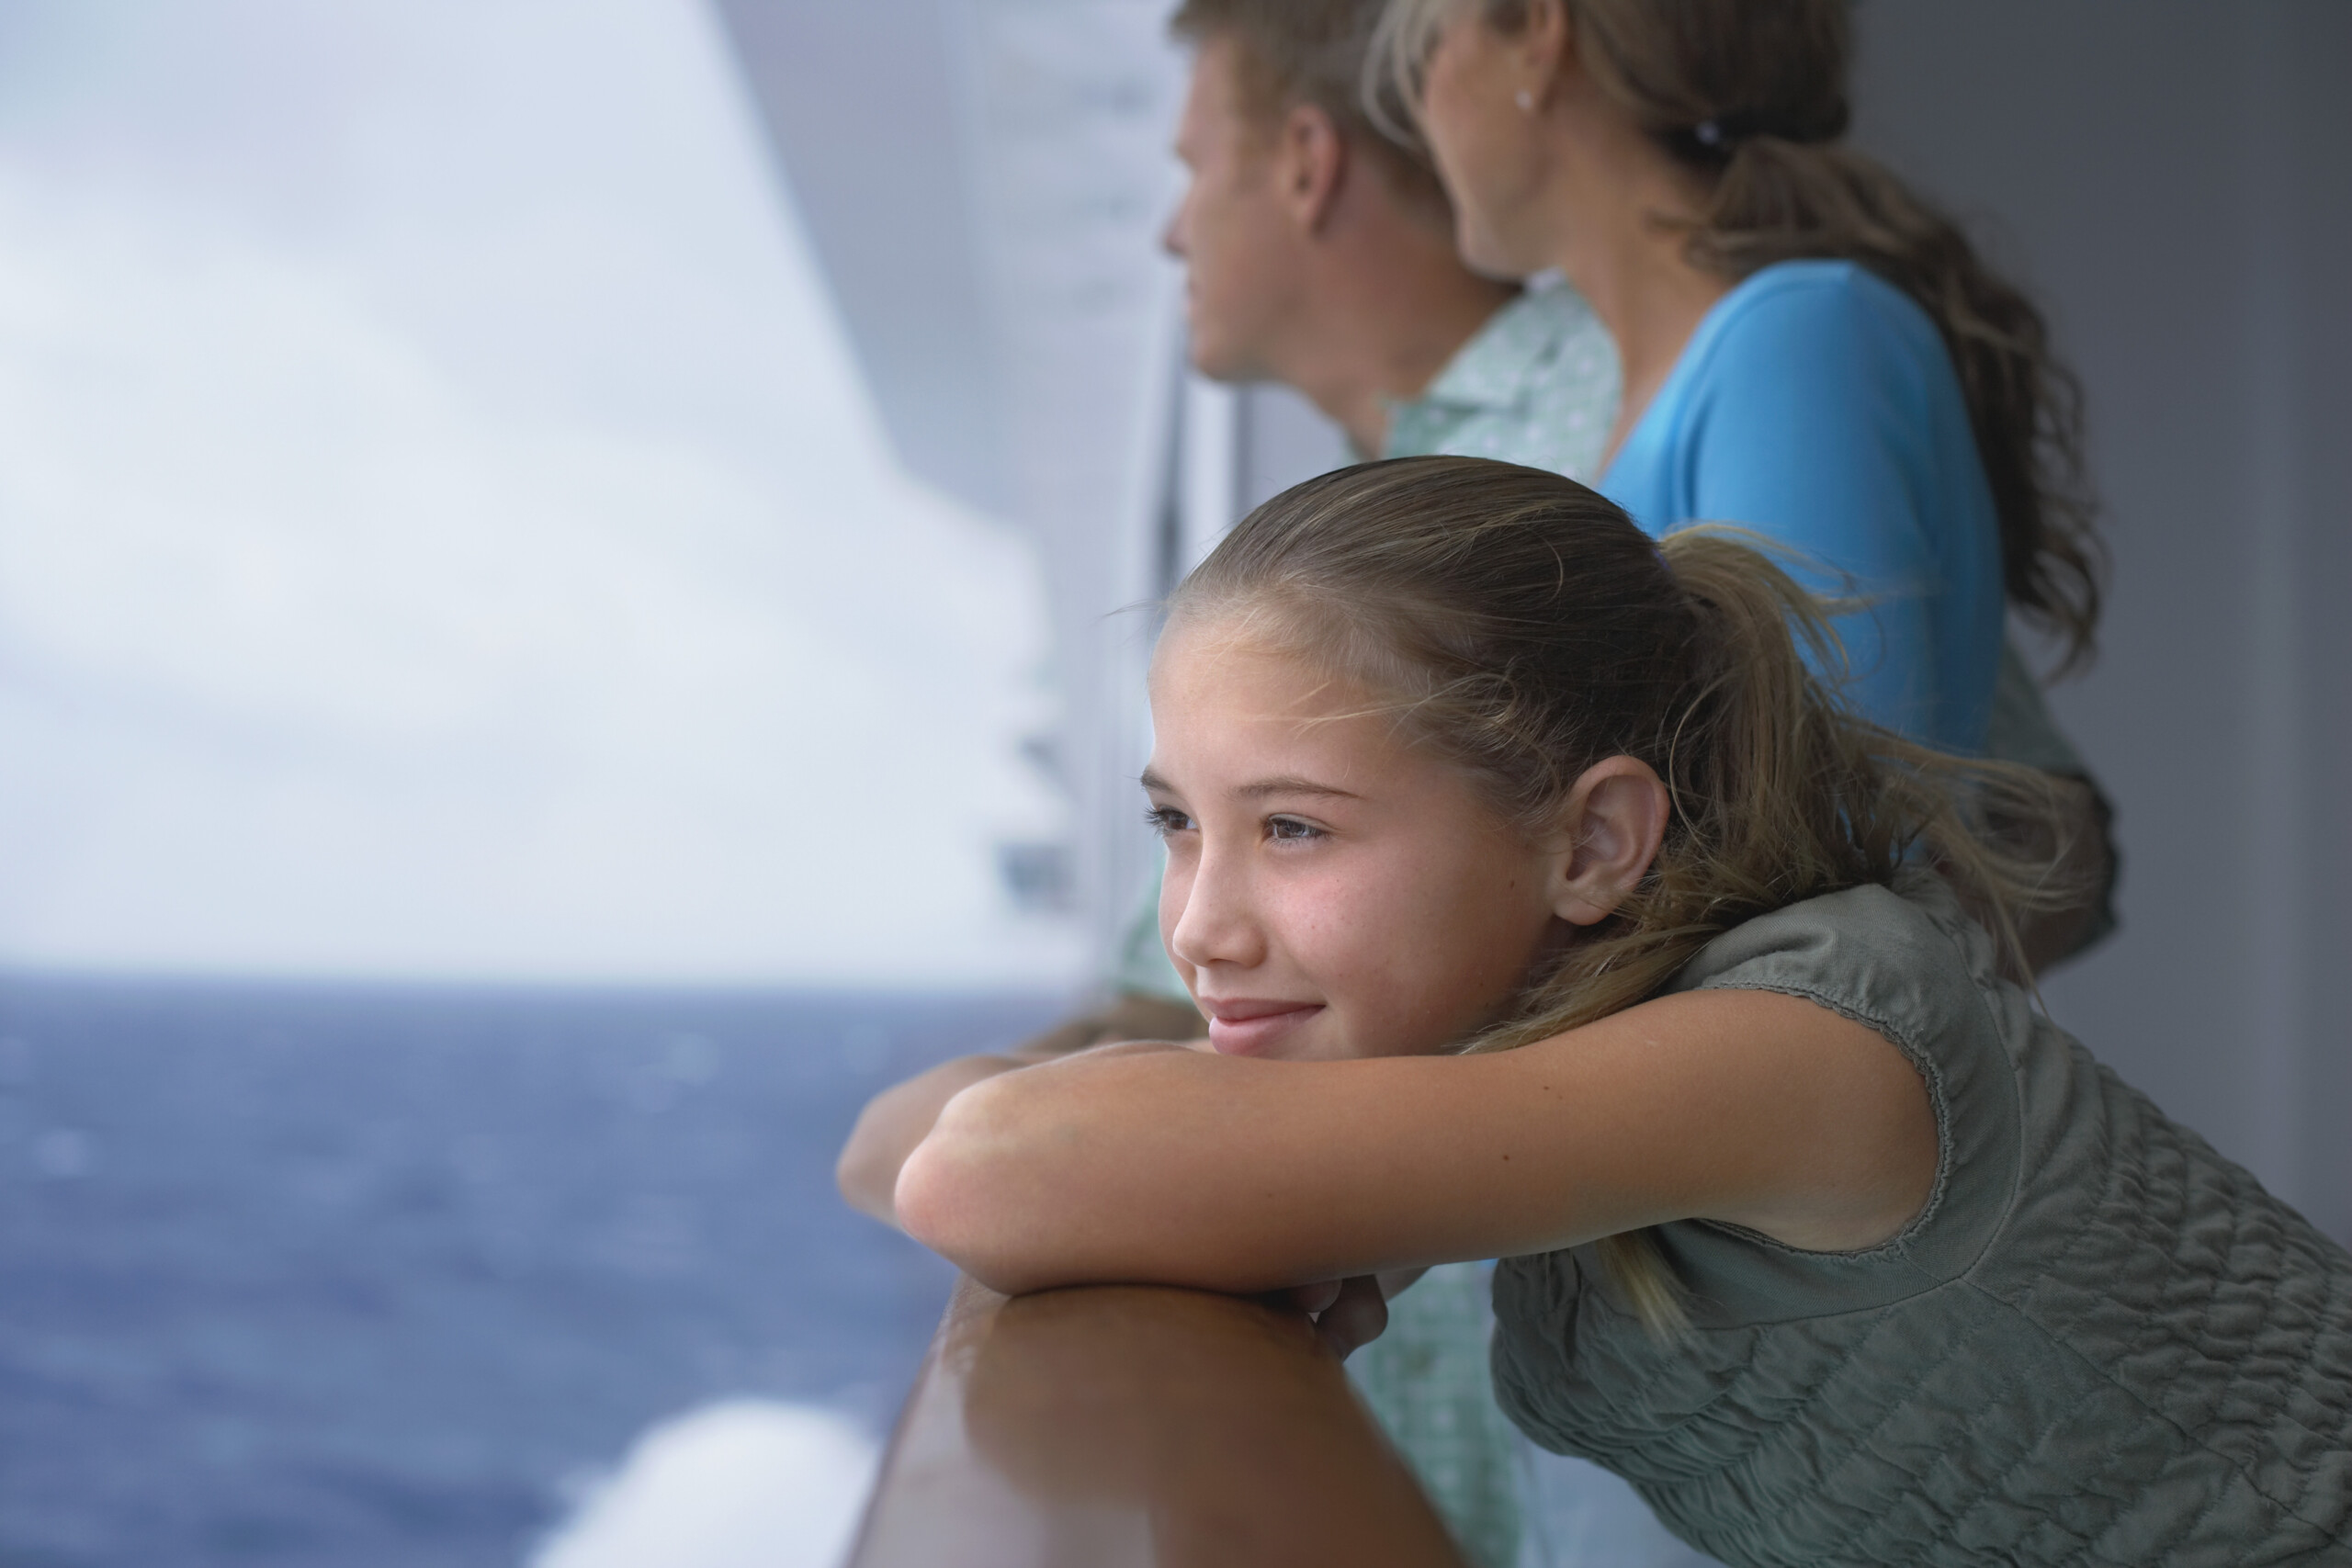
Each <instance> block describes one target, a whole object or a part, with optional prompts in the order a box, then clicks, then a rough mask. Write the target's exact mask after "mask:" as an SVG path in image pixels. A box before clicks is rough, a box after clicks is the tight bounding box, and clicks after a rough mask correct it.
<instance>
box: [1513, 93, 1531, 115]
mask: <svg viewBox="0 0 2352 1568" xmlns="http://www.w3.org/2000/svg"><path fill="white" fill-rule="evenodd" d="M1515 101H1516V102H1517V103H1518V105H1519V107H1520V108H1521V109H1522V110H1523V111H1525V112H1526V113H1528V114H1533V113H1534V112H1535V95H1534V94H1532V93H1531V92H1529V91H1528V90H1527V89H1526V88H1524V87H1521V89H1520V90H1519V96H1518V98H1517V99H1516V100H1515Z"/></svg>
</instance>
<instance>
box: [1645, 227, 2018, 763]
mask: <svg viewBox="0 0 2352 1568" xmlns="http://www.w3.org/2000/svg"><path fill="white" fill-rule="evenodd" d="M1600 491H1601V492H1602V493H1603V494H1605V495H1607V496H1608V497H1609V498H1610V499H1611V501H1614V502H1617V504H1618V505H1620V506H1623V508H1624V509H1625V510H1626V511H1627V512H1628V513H1632V514H1633V517H1634V521H1635V522H1637V523H1639V524H1640V525H1642V526H1643V527H1644V528H1645V529H1647V530H1648V531H1649V532H1650V533H1652V534H1653V535H1662V534H1665V533H1668V532H1669V531H1671V530H1672V529H1674V528H1676V527H1679V525H1682V524H1685V523H1690V522H1701V521H1703V522H1713V523H1731V524H1736V525H1741V526H1743V527H1748V528H1753V529H1755V530H1756V531H1757V532H1758V533H1760V534H1764V535H1768V536H1770V537H1772V538H1774V539H1777V540H1779V541H1780V542H1781V543H1782V544H1784V545H1787V546H1790V547H1792V548H1793V549H1795V550H1796V551H1798V552H1800V554H1801V559H1800V560H1799V561H1797V562H1794V563H1790V564H1792V569H1793V570H1794V571H1795V574H1796V576H1797V577H1798V578H1799V579H1800V580H1801V581H1804V582H1805V583H1806V585H1807V586H1808V587H1811V588H1813V589H1814V590H1815V592H1823V593H1828V594H1841V593H1845V594H1850V593H1860V595H1861V596H1863V597H1864V598H1866V599H1867V600H1868V601H1869V604H1868V605H1867V606H1866V607H1865V608H1863V609H1861V610H1859V611H1857V612H1855V613H1853V614H1850V615H1842V616H1839V617H1838V620H1837V623H1836V625H1837V627H1838V635H1839V636H1840V637H1842V638H1843V639H1844V641H1845V645H1846V653H1847V659H1848V662H1849V666H1850V674H1849V678H1848V680H1847V681H1846V682H1845V690H1846V693H1847V695H1848V696H1849V698H1850V700H1851V701H1852V702H1853V703H1854V704H1855V705H1856V706H1857V707H1859V708H1860V710H1861V712H1862V713H1863V714H1864V715H1866V716H1869V717H1870V718H1872V719H1874V720H1876V721H1877V722H1879V723H1880V724H1883V725H1885V726H1886V727H1887V728H1891V729H1896V730H1900V731H1902V732H1903V733H1905V734H1906V735H1910V736H1913V737H1916V738H1917V739H1923V740H1927V741H1929V742H1932V743H1933V744H1935V745H1938V746H1941V747H1944V748H1946V749H1947V750H1954V751H1962V752H1967V753H1975V752H1978V751H1981V750H1983V748H1984V745H1985V725H1986V722H1987V720H1988V718H1989V717H1990V715H1991V711H1992V702H1993V680H1994V675H1995V673H1996V671H1997V669H1998V667H1999V664H2000V658H2001V639H2002V627H2003V620H2004V615H2005V605H2004V603H2003V590H2002V583H2001V536H2000V526H1999V522H1998V519H1997V515H1996V513H1995V511H1994V507H1993V491H1992V487H1991V485H1990V483H1989V482H1988V481H1987V480H1986V479H1985V465H1984V463H1983V461H1982V460H1981V459H1980V458H1979V457H1977V452H1976V439H1975V435H1974V434H1973V431H1972V430H1971V429H1970V427H1969V423H1968V404H1967V400H1966V399H1965V398H1964V397H1963V396H1962V392H1961V389H1960V378H1959V377H1958V375H1957V374H1955V373H1954V371H1953V369H1952V364H1951V355H1950V354H1948V353H1947V352H1946V351H1945V349H1944V344H1943V339H1942V338H1941V336H1939V334H1938V333H1937V331H1936V327H1935V323H1934V322H1932V321H1929V320H1928V316H1927V313H1926V312H1925V311H1923V310H1920V309H1919V307H1918V306H1917V305H1916V304H1914V303H1913V302H1912V300H1911V299H1910V298H1909V297H1908V296H1907V295H1905V294H1904V293H1903V292H1902V291H1901V290H1900V289H1898V288H1894V286H1893V285H1891V284H1888V283H1886V282H1884V281H1883V280H1882V279H1880V278H1878V277H1876V276H1873V275H1872V274H1871V273H1870V272H1869V271H1867V270H1866V269H1864V268H1862V267H1860V266H1858V265H1854V264H1853V263H1851V262H1838V261H1794V262H1781V263H1779V264H1778V265H1772V266H1768V267H1766V268H1764V269H1763V270H1762V271H1760V272H1758V273H1756V274H1755V275H1754V276H1751V277H1749V278H1747V280H1746V281H1745V282H1743V283H1742V284H1740V286H1739V287H1738V288H1735V289H1733V290H1732V291H1731V292H1730V293H1728V294H1726V295H1724V297H1723V299H1720V300H1718V301H1716V303H1715V306H1714V309H1713V310H1709V311H1708V312H1707V315H1706V319H1705V320H1704V321H1701V322H1700V323H1699V330H1698V331H1697V332H1696V333H1692V334H1691V342H1690V344H1688V345H1687V346H1686V347H1685V348H1684V349H1683V351H1682V357H1681V358H1680V359H1679V360H1678V361H1677V362H1676V363H1675V367H1674V369H1673V371H1672V372H1671V373H1670V374H1669V375H1668V377H1667V378H1666V382H1665V385H1663V386H1661V387H1660V388H1659V389H1658V390H1657V396H1656V397H1655V398H1654V399H1652V400H1651V402H1650V406H1649V408H1648V409H1647V410H1646V411H1645V412H1644V413H1643V415H1642V418H1641V422H1640V423H1637V424H1636V425H1634V429H1633V431H1632V433H1631V434H1628V435H1627V436H1626V438H1625V444H1624V446H1623V447H1622V448H1621V449H1620V450H1619V452H1618V454H1617V458H1616V461H1615V462H1613V463H1611V465H1610V468H1609V471H1608V473H1607V474H1606V475H1604V476H1603V477H1602V479H1601V481H1600Z"/></svg>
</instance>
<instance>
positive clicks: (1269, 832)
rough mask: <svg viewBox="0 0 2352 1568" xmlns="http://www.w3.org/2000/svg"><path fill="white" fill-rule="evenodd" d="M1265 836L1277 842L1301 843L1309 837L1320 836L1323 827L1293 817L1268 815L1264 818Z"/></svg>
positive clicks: (1316, 837) (1317, 837) (1315, 837)
mask: <svg viewBox="0 0 2352 1568" xmlns="http://www.w3.org/2000/svg"><path fill="white" fill-rule="evenodd" d="M1266 836H1267V837H1268V838H1270V839H1272V840H1274V841H1275V842H1277V843H1303V842H1305V841H1306V840H1309V839H1319V838H1321V837H1322V836H1323V829H1320V828H1317V826H1315V824H1313V823H1312V822H1302V821H1300V820H1299V819H1298V818H1295V817H1269V818H1266Z"/></svg>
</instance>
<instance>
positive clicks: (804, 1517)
mask: <svg viewBox="0 0 2352 1568" xmlns="http://www.w3.org/2000/svg"><path fill="white" fill-rule="evenodd" d="M877 1459H878V1454H877V1451H876V1447H875V1444H874V1442H873V1441H872V1439H871V1438H867V1437H866V1435H865V1433H864V1432H863V1431H861V1430H860V1429H859V1428H858V1427H855V1426H854V1425H853V1424H852V1423H850V1422H848V1421H846V1420H844V1419H842V1417H841V1416H835V1415H833V1414H831V1412H829V1411H824V1410H819V1409H814V1408H811V1407H809V1406H807V1405H798V1404H780V1403H777V1402H775V1401H771V1400H759V1399H738V1400H729V1401H727V1402H726V1403H724V1404H711V1405H706V1406H704V1407H703V1408H702V1409H699V1410H694V1411H689V1412H688V1413H687V1414H685V1415H684V1416H678V1417H677V1418H675V1419H674V1420H671V1421H666V1422H663V1423H662V1425H661V1426H658V1427H654V1428H653V1429H652V1430H651V1431H650V1432H648V1433H646V1434H645V1436H644V1437H642V1438H639V1439H638V1441H637V1444H636V1446H635V1447H634V1448H632V1449H631V1450H629V1452H628V1458H627V1459H626V1460H624V1461H622V1462H621V1466H620V1468H619V1469H618V1470H617V1471H616V1472H614V1473H613V1474H612V1475H611V1476H610V1477H609V1478H608V1479H606V1480H605V1481H603V1482H601V1483H597V1484H595V1485H594V1487H592V1488H591V1489H590V1490H589V1492H588V1495H586V1497H585V1498H584V1499H583V1500H582V1503H581V1504H580V1506H579V1507H578V1508H577V1509H576V1511H575V1512H574V1513H573V1514H572V1516H571V1518H570V1519H568V1520H566V1521H565V1522H564V1523H563V1524H562V1525H561V1526H560V1528H559V1529H557V1530H556V1531H555V1533H554V1534H553V1535H551V1536H550V1537H549V1538H548V1540H547V1541H546V1542H545V1544H543V1545H542V1546H541V1547H540V1548H539V1549H538V1550H537V1552H535V1553H534V1554H533V1556H532V1558H531V1561H530V1568H834V1564H837V1563H838V1562H840V1561H841V1560H842V1556H843V1555H844V1554H845V1553H846V1552H847V1551H848V1550H849V1545H850V1538H851V1535H852V1532H854V1530H855V1529H856V1528H857V1519H858V1513H859V1510H860V1509H861V1508H862V1507H863V1506H864V1505H865V1495H866V1492H867V1490H868V1488H869V1487H871V1485H872V1484H873V1477H874V1470H875V1465H876V1461H877Z"/></svg>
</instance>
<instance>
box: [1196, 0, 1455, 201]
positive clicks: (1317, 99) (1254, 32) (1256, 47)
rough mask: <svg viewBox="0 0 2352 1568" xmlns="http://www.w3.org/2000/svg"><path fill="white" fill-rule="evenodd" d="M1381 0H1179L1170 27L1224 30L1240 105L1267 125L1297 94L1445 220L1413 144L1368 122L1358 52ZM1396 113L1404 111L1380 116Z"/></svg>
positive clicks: (1219, 34)
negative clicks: (1233, 61) (1234, 65)
mask: <svg viewBox="0 0 2352 1568" xmlns="http://www.w3.org/2000/svg"><path fill="white" fill-rule="evenodd" d="M1383 3H1384V0H1182V4H1181V5H1179V6H1177V7H1176V14H1175V15H1174V16H1173V17H1170V18H1169V22H1168V28H1169V31H1170V32H1171V33H1173V34H1175V35H1176V37H1178V38H1180V39H1183V40H1185V41H1186V42H1188V43H1192V44H1194V45H1196V46H1197V45H1201V44H1205V43H1208V42H1210V41H1212V40H1217V39H1226V40H1230V41H1231V42H1232V44H1233V45H1234V51H1235V56H1236V62H1237V67H1238V74H1239V77H1240V80H1239V82H1238V86H1239V88H1240V92H1241V100H1242V106H1243V112H1244V113H1246V114H1248V115H1249V116H1250V118H1252V119H1254V120H1256V121H1257V122H1259V123H1260V124H1261V125H1262V126H1264V127H1266V128H1268V129H1269V130H1271V129H1272V127H1273V126H1275V125H1276V124H1278V123H1279V122H1280V120H1281V118H1282V117H1283V115H1285V114H1287V113H1289V112H1290V110H1291V109H1293V108H1295V107H1297V106H1299V105H1301V104H1311V105H1313V106H1314V107H1317V108H1318V109H1321V110H1322V111H1323V112H1324V113H1325V114H1327V115H1329V117H1330V118H1331V123H1332V125H1333V126H1334V127H1335V128H1336V129H1337V130H1339V133H1340V139H1341V140H1342V141H1345V142H1346V143H1347V144H1348V146H1349V147H1350V149H1351V150H1352V151H1354V152H1360V153H1363V154H1365V155H1366V156H1368V157H1369V158H1370V159H1371V160H1372V162H1373V163H1374V165H1375V166H1376V167H1377V168H1378V169H1379V170H1380V172H1381V174H1382V175H1384V176H1385V179H1386V181H1387V183H1388V186H1389V188H1390V189H1391V190H1392V191H1393V192H1394V193H1395V194H1396V195H1397V197H1401V198H1402V199H1403V200H1404V201H1405V202H1406V204H1407V205H1408V206H1409V207H1412V208H1415V209H1422V210H1425V211H1428V212H1430V213H1433V214H1436V215H1439V216H1443V217H1446V218H1447V220H1449V221H1450V220H1451V216H1450V215H1451V209H1450V208H1449V207H1448V205H1447V202H1446V197H1445V191H1444V188H1443V187H1442V186H1440V185H1439V184H1438V182H1437V175H1436V173H1435V171H1433V170H1432V169H1431V168H1430V165H1429V163H1428V162H1427V160H1426V159H1425V158H1424V156H1423V155H1422V154H1421V153H1420V152H1419V150H1418V149H1414V148H1408V147H1406V146H1403V145H1401V144H1399V143H1398V142H1397V141H1396V140H1394V139H1393V138H1391V137H1390V136H1388V135H1386V134H1385V133H1384V132H1383V131H1382V130H1380V129H1379V127H1378V126H1376V125H1374V122H1373V118H1372V117H1371V115H1370V114H1368V113H1367V112H1366V108H1365V104H1364V96H1363V95H1364V90H1365V89H1364V84H1365V82H1366V80H1367V74H1366V72H1365V69H1364V62H1365V60H1366V58H1367V57H1368V56H1369V54H1370V52H1371V49H1372V40H1373V36H1374V29H1375V28H1376V27H1377V26H1378V23H1379V20H1380V12H1381V8H1382V6H1383ZM1387 118H1390V119H1391V120H1392V122H1394V123H1403V120H1404V117H1403V116H1392V117H1387Z"/></svg>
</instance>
